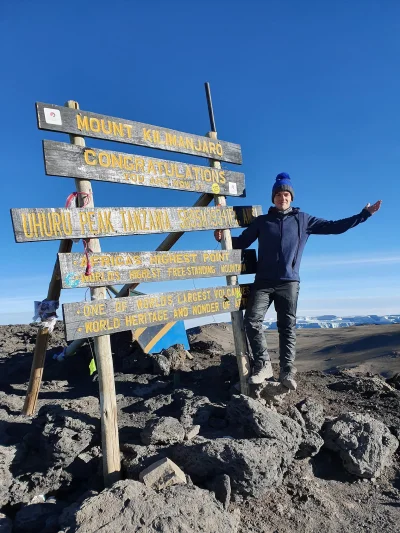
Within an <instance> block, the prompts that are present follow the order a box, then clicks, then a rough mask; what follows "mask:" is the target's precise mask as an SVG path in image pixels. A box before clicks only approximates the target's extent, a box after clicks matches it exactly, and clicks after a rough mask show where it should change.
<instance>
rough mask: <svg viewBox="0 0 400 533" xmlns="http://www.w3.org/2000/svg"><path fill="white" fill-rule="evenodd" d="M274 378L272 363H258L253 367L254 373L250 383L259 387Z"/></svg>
mask: <svg viewBox="0 0 400 533" xmlns="http://www.w3.org/2000/svg"><path fill="white" fill-rule="evenodd" d="M273 376H274V372H273V370H272V365H271V361H258V362H257V363H256V364H255V365H254V367H253V371H252V373H251V376H250V377H249V383H250V384H251V385H258V384H259V383H262V382H263V381H265V380H266V379H269V378H272V377H273Z"/></svg>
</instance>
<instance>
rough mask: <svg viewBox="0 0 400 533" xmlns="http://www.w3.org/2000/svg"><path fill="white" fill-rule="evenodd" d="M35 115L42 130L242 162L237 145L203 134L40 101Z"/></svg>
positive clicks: (228, 161) (234, 162) (227, 161)
mask: <svg viewBox="0 0 400 533" xmlns="http://www.w3.org/2000/svg"><path fill="white" fill-rule="evenodd" d="M51 115H54V116H53V117H52V116H51ZM36 117H37V124H38V128H39V129H41V130H47V131H57V132H59V133H69V134H70V135H80V136H83V137H92V138H94V139H103V140H106V141H114V142H120V143H126V144H134V145H137V146H146V147H147V148H155V149H157V150H167V151H169V152H178V153H181V154H188V155H195V156H198V157H206V158H207V159H215V160H218V161H225V162H226V163H233V164H236V165H241V164H242V151H241V147H240V145H238V144H235V143H231V142H227V141H220V140H213V139H210V138H208V137H205V136H202V135H194V134H192V133H184V132H182V131H177V130H172V129H170V128H164V127H160V126H152V125H151V124H144V123H143V122H135V121H133V120H126V119H123V118H117V117H112V116H108V115H101V114H98V113H92V112H91V111H82V110H80V109H72V108H69V107H64V106H58V105H54V104H45V103H43V102H36Z"/></svg>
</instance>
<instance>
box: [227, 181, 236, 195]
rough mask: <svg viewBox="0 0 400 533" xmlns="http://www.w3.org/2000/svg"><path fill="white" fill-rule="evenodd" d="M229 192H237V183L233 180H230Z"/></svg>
mask: <svg viewBox="0 0 400 533" xmlns="http://www.w3.org/2000/svg"><path fill="white" fill-rule="evenodd" d="M229 192H230V194H237V186H236V183H233V182H232V181H230V182H229Z"/></svg>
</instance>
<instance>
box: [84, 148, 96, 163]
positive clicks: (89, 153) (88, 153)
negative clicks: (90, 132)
mask: <svg viewBox="0 0 400 533" xmlns="http://www.w3.org/2000/svg"><path fill="white" fill-rule="evenodd" d="M89 156H91V157H93V158H94V159H92V160H89ZM83 157H84V159H85V163H86V164H87V165H92V166H95V165H97V159H96V152H95V151H94V150H85V151H84V153H83Z"/></svg>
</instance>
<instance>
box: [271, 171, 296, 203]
mask: <svg viewBox="0 0 400 533" xmlns="http://www.w3.org/2000/svg"><path fill="white" fill-rule="evenodd" d="M281 191H288V192H290V194H291V195H292V202H293V200H294V190H293V187H292V182H291V180H290V176H289V174H287V173H286V172H281V173H280V174H278V175H277V176H276V178H275V183H274V185H273V187H272V203H274V198H275V194H277V193H278V192H281Z"/></svg>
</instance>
